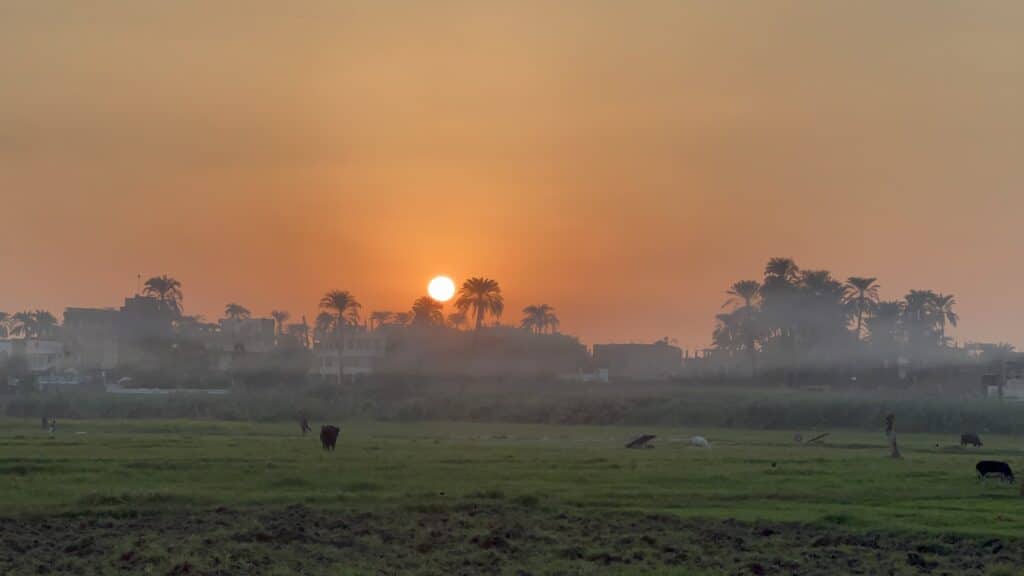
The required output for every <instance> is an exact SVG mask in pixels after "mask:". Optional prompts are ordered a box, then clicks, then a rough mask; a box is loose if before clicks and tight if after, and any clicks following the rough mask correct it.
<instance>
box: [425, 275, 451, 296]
mask: <svg viewBox="0 0 1024 576" xmlns="http://www.w3.org/2000/svg"><path fill="white" fill-rule="evenodd" d="M427 294H430V297H431V298H433V299H434V300H437V301H438V302H447V301H449V300H451V299H452V296H455V282H452V279H451V278H449V277H447V276H435V277H434V279H433V280H431V281H430V284H427Z"/></svg>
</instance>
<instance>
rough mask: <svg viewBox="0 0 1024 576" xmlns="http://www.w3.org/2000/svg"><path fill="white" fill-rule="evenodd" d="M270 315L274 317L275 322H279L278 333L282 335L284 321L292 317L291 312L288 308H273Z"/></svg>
mask: <svg viewBox="0 0 1024 576" xmlns="http://www.w3.org/2000/svg"><path fill="white" fill-rule="evenodd" d="M270 317H271V318H273V319H274V323H275V324H277V335H278V336H282V335H283V334H284V323H285V322H287V321H288V319H289V318H291V317H292V315H291V314H289V313H288V311H286V310H272V311H271V312H270Z"/></svg>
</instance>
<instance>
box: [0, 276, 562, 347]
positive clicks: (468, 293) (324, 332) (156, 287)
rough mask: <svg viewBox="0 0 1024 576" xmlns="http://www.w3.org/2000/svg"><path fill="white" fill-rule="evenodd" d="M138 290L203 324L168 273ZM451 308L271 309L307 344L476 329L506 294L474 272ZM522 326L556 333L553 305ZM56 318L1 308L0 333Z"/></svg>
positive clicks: (36, 327) (339, 293)
mask: <svg viewBox="0 0 1024 576" xmlns="http://www.w3.org/2000/svg"><path fill="white" fill-rule="evenodd" d="M142 294H143V295H144V296H148V297H151V298H154V299H155V300H156V302H157V306H158V307H159V310H161V311H162V312H164V313H166V314H167V315H168V317H169V318H171V319H172V320H173V322H175V323H176V324H178V325H182V326H187V325H192V326H201V325H202V324H203V319H202V317H201V316H187V315H185V314H184V305H183V303H184V299H185V294H184V291H183V290H182V284H181V282H180V281H179V280H177V279H176V278H174V277H172V276H168V275H160V276H154V277H152V278H149V279H148V280H146V282H145V283H144V284H143V289H142ZM454 307H455V311H454V312H452V313H451V314H448V316H447V317H446V316H445V315H444V306H443V304H442V303H441V302H438V301H436V300H434V299H433V298H430V297H429V296H423V297H421V298H418V299H416V300H415V301H414V302H413V303H412V306H411V308H410V309H409V310H408V311H404V312H391V311H386V310H378V311H373V312H371V313H370V314H369V315H368V316H367V318H366V322H365V323H364V321H363V318H362V314H361V313H362V304H360V302H359V301H358V300H357V299H356V297H355V296H354V295H353V294H352V293H351V292H349V291H347V290H331V291H328V292H327V293H326V294H324V296H323V297H322V298H321V299H320V302H319V310H320V312H319V314H318V315H317V316H316V318H315V320H314V322H313V325H312V326H310V325H309V324H308V323H307V322H306V319H305V317H303V318H302V322H301V323H297V324H291V325H288V324H287V322H288V320H289V319H291V314H289V312H288V311H286V310H273V311H271V313H270V317H271V318H272V319H273V320H274V324H275V332H276V334H277V336H279V337H281V336H288V337H290V338H292V339H293V340H294V341H296V342H299V343H301V344H303V345H304V346H309V345H311V344H312V343H313V342H319V341H326V340H328V339H331V338H339V337H340V338H343V333H344V331H345V328H354V327H366V328H368V329H370V330H374V329H376V328H379V327H381V326H385V325H387V326H403V327H404V326H445V327H449V328H453V329H456V330H462V329H464V328H468V327H470V326H472V329H473V330H475V331H479V330H481V329H483V328H484V327H485V326H486V324H487V321H488V320H490V321H492V322H493V323H497V322H498V321H499V320H500V318H501V316H502V314H503V313H504V311H505V300H504V295H503V294H502V291H501V286H500V284H499V283H498V281H497V280H493V279H490V278H480V277H474V278H469V279H467V280H466V281H465V282H463V283H462V286H461V287H460V289H459V292H458V297H457V298H456V300H455V302H454ZM224 318H225V319H226V320H231V321H236V322H239V321H244V320H248V319H250V318H252V312H251V311H250V310H249V309H248V308H246V307H245V306H243V305H241V304H239V303H237V302H231V303H228V304H227V305H226V306H225V307H224ZM520 326H521V327H522V328H523V329H526V330H529V331H530V332H534V333H537V334H544V333H552V334H553V333H556V332H557V331H558V327H559V320H558V316H557V314H556V313H555V309H554V307H552V306H550V305H548V304H538V305H531V306H527V307H525V308H523V310H522V320H521V322H520ZM58 328H59V322H58V320H57V318H56V317H55V316H54V315H53V314H51V313H50V312H47V311H45V310H35V311H24V312H18V313H16V314H13V315H8V314H6V313H3V312H0V337H8V336H16V337H24V338H53V337H56V334H57V330H58Z"/></svg>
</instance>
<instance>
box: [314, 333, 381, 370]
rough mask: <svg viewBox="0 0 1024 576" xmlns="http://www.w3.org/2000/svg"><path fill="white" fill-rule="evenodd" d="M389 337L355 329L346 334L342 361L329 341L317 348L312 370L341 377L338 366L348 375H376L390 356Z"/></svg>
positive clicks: (341, 356)
mask: <svg viewBox="0 0 1024 576" xmlns="http://www.w3.org/2000/svg"><path fill="white" fill-rule="evenodd" d="M387 346H388V339H387V335H386V334H384V333H383V332H379V331H377V332H367V331H364V330H352V331H350V332H348V333H346V334H345V342H344V347H343V348H342V350H341V355H340V358H341V361H340V362H339V360H338V359H339V354H338V352H339V351H338V349H337V348H336V347H334V346H332V345H330V344H328V343H321V344H319V345H318V346H317V347H316V350H315V353H316V354H315V355H316V365H315V366H314V368H313V372H314V373H316V374H319V375H320V376H324V377H332V376H333V377H335V378H337V377H338V370H339V368H340V369H341V370H342V374H344V375H345V376H356V375H365V374H373V373H374V372H377V371H379V370H380V368H381V364H382V362H383V361H384V359H385V357H386V356H387Z"/></svg>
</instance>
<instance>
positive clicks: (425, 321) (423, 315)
mask: <svg viewBox="0 0 1024 576" xmlns="http://www.w3.org/2000/svg"><path fill="white" fill-rule="evenodd" d="M443 310H444V308H443V305H442V304H441V303H440V302H438V301H437V300H434V299H433V298H431V297H430V296H423V297H420V298H417V299H416V301H415V302H413V303H412V323H413V324H415V325H418V326H437V325H440V324H444V314H443V313H442V311H443Z"/></svg>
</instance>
